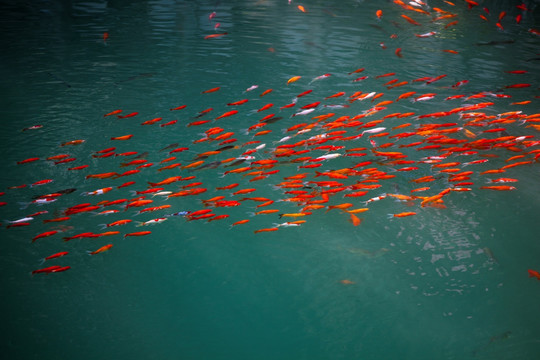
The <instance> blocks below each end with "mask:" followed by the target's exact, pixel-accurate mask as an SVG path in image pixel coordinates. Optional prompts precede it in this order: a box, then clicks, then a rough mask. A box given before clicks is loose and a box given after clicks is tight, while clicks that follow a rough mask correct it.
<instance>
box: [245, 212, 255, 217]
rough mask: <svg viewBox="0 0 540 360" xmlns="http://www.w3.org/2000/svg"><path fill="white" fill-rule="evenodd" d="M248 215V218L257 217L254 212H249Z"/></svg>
mask: <svg viewBox="0 0 540 360" xmlns="http://www.w3.org/2000/svg"><path fill="white" fill-rule="evenodd" d="M247 214H248V216H251V217H253V216H255V213H254V212H248V213H247Z"/></svg>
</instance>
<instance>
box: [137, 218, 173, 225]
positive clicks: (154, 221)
mask: <svg viewBox="0 0 540 360" xmlns="http://www.w3.org/2000/svg"><path fill="white" fill-rule="evenodd" d="M167 219H168V218H166V217H162V218H156V219H152V220H148V221H145V222H139V223H138V224H137V225H136V226H146V225H154V224H160V223H162V222H164V221H165V220H167Z"/></svg>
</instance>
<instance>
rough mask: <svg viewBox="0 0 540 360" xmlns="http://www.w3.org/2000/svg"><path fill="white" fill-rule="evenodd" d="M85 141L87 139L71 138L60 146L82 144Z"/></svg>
mask: <svg viewBox="0 0 540 360" xmlns="http://www.w3.org/2000/svg"><path fill="white" fill-rule="evenodd" d="M85 141H86V140H71V141H68V142H65V143H63V144H62V145H60V146H67V145H80V144H82V143H83V142H85Z"/></svg>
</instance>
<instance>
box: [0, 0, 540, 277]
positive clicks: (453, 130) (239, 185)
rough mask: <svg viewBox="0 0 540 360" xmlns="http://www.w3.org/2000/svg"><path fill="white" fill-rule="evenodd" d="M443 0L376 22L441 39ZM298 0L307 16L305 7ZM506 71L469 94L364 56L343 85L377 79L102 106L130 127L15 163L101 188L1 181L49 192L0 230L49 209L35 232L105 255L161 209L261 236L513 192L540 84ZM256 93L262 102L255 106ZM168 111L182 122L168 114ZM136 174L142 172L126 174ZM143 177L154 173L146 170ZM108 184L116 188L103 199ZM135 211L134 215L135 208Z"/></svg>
mask: <svg viewBox="0 0 540 360" xmlns="http://www.w3.org/2000/svg"><path fill="white" fill-rule="evenodd" d="M465 2H466V3H467V6H468V9H467V11H476V12H477V13H478V16H479V17H480V18H481V19H482V20H483V21H491V22H494V26H496V27H497V28H499V29H500V30H501V31H502V30H503V29H504V26H505V25H506V23H509V22H510V21H513V22H515V23H518V24H519V23H520V21H521V19H522V16H523V14H524V13H526V12H527V11H528V9H527V7H526V5H524V4H518V5H517V6H515V7H514V8H512V9H508V11H507V12H503V13H500V14H499V15H498V16H496V15H492V14H490V13H489V10H488V9H487V8H483V9H481V8H480V6H479V4H478V3H477V2H475V1H472V0H465ZM289 3H291V1H289ZM437 3H439V4H440V7H429V6H428V5H427V4H425V3H424V2H422V1H411V2H408V3H405V2H402V1H399V0H398V1H393V4H389V5H388V6H394V7H395V8H393V9H392V11H391V12H392V13H395V10H396V9H398V10H400V11H401V14H400V15H399V16H398V17H395V18H393V19H391V20H390V19H388V20H387V19H386V16H387V15H386V11H385V10H378V11H377V12H376V13H374V14H373V17H374V20H375V21H379V22H381V23H383V22H385V21H396V22H401V23H402V25H405V24H408V25H407V26H413V27H418V28H419V29H420V28H421V27H422V26H425V27H428V25H430V24H434V23H436V24H439V26H438V29H439V30H437V31H434V30H433V31H427V32H422V33H418V34H415V36H416V37H418V41H422V40H421V39H422V38H426V37H435V38H436V37H437V36H441V35H442V34H443V33H444V32H445V31H450V30H449V28H450V27H453V26H459V20H460V18H459V15H458V13H459V11H463V7H461V8H460V10H459V11H457V10H456V11H455V12H454V11H453V9H454V8H456V4H454V3H453V2H450V1H438V2H437ZM298 10H299V11H301V12H302V13H305V16H309V15H310V12H309V9H307V8H306V7H304V6H302V5H298ZM389 13H390V11H389ZM511 14H513V15H512V16H514V18H513V19H511V18H510V15H511ZM208 18H209V20H210V21H214V20H213V19H214V18H219V14H217V13H215V12H213V13H211V14H210V15H209V16H208ZM218 28H219V24H218V23H216V26H215V29H218ZM527 33H528V36H531V37H538V36H540V32H539V31H538V30H535V29H527ZM233 35H234V34H228V33H225V32H223V33H216V34H209V35H206V36H204V38H203V39H201V41H220V40H219V38H221V37H223V36H233ZM393 36H394V35H393ZM396 36H397V35H396ZM108 39H110V35H109V34H108V33H105V34H104V35H103V41H108ZM381 48H382V50H381V51H384V50H385V49H386V48H387V46H386V45H385V44H381ZM443 51H444V52H446V53H448V55H447V56H455V54H458V51H457V50H443ZM394 55H395V56H396V61H399V58H401V57H405V56H407V49H405V48H403V49H402V48H397V49H395V50H394V51H393V54H392V56H394ZM503 71H504V72H505V73H507V74H511V75H512V76H514V77H515V82H514V83H510V84H500V88H499V89H494V90H493V91H484V92H479V93H471V92H469V91H467V90H466V88H467V86H468V85H470V83H469V81H468V80H466V79H464V80H462V81H459V82H457V83H453V82H451V81H449V80H448V79H449V78H450V77H451V76H448V74H436V75H434V76H433V77H421V78H407V77H405V76H402V75H400V74H399V73H394V72H390V71H389V72H387V73H375V72H374V71H373V70H371V69H369V68H368V67H365V68H364V67H362V65H361V64H359V66H358V68H356V69H355V68H352V69H350V72H348V73H347V74H339V75H340V76H342V77H344V78H346V80H344V81H347V82H349V83H350V82H353V83H360V82H362V81H363V80H365V79H367V78H368V77H369V78H372V79H374V81H376V85H375V86H374V87H373V88H372V89H371V90H370V91H360V90H358V91H354V92H351V91H346V90H344V89H336V91H335V92H331V93H327V92H324V93H323V92H318V91H317V88H316V87H312V85H316V84H314V82H321V81H324V79H326V78H329V77H331V76H333V74H331V73H326V74H322V75H318V76H310V75H309V74H291V75H290V77H289V78H286V79H282V83H276V84H272V85H271V86H266V87H265V86H263V85H251V86H249V87H247V88H243V89H241V90H239V91H238V92H237V93H231V94H230V101H229V102H227V103H225V104H215V103H213V98H212V96H213V95H212V94H214V93H216V92H220V91H222V90H221V87H212V88H208V89H204V88H203V89H199V91H200V93H201V96H204V97H206V98H207V103H208V104H210V105H209V106H208V107H207V108H206V109H195V108H192V107H191V106H190V105H189V104H171V106H170V108H168V109H162V110H163V115H162V117H157V118H153V119H146V118H141V116H140V115H139V113H138V112H137V109H132V110H129V111H124V110H121V109H108V110H107V111H104V112H103V113H104V115H103V118H102V119H101V121H103V122H110V121H111V122H112V121H125V124H126V125H125V131H126V132H125V133H122V134H110V146H109V147H107V148H104V149H96V150H95V151H93V152H92V153H89V154H87V155H86V157H82V158H81V157H79V158H75V157H74V156H73V155H71V153H70V148H72V147H76V146H78V145H80V144H82V143H84V142H85V141H86V140H85V138H84V134H83V133H81V135H80V138H79V139H64V140H63V141H62V142H61V143H60V144H59V146H58V148H57V149H55V150H56V151H55V152H54V153H52V154H50V156H47V157H40V156H35V157H30V158H26V159H20V160H19V161H17V164H18V165H17V166H24V167H27V170H28V172H29V173H31V172H32V171H33V169H34V168H35V167H39V166H51V165H53V166H55V167H58V168H59V169H60V168H61V169H62V170H63V171H64V170H66V169H67V171H69V172H70V173H76V174H77V175H78V176H79V177H80V178H81V179H85V180H86V181H90V182H91V183H93V184H95V190H93V191H90V192H85V193H84V194H83V195H85V197H84V198H81V197H79V196H75V195H70V194H72V193H76V194H77V193H80V192H77V191H76V189H74V188H68V189H63V190H60V189H58V190H57V189H56V188H55V182H54V180H55V179H40V180H38V179H36V181H33V182H30V183H28V184H13V186H10V187H9V188H8V189H5V190H2V192H0V200H2V197H1V195H5V194H6V192H16V191H17V189H20V188H24V187H33V188H37V187H39V188H40V189H43V194H42V195H39V196H35V197H34V198H31V199H25V200H23V202H26V204H25V206H24V208H23V209H22V210H21V209H20V205H19V204H10V203H8V202H1V201H0V206H2V207H5V208H10V210H12V212H13V213H14V214H19V215H20V214H21V211H22V212H24V214H23V215H21V216H19V218H18V219H17V218H15V216H16V215H14V218H13V219H12V220H9V221H7V222H5V223H4V224H3V225H2V228H3V229H1V231H14V230H13V229H14V228H17V227H26V226H35V225H33V224H34V223H35V222H38V221H39V220H41V221H39V222H40V223H42V224H47V226H49V228H48V229H47V230H46V231H43V232H39V233H36V235H35V236H34V237H33V238H31V239H28V240H29V242H31V243H34V242H38V241H39V242H41V241H73V240H75V239H95V238H102V237H104V238H106V239H108V240H110V241H106V242H107V244H103V245H102V246H96V247H95V248H92V249H89V250H88V254H89V255H91V256H101V255H100V254H102V253H104V252H106V251H110V250H111V249H112V248H113V245H114V242H115V241H118V239H122V238H127V237H141V236H151V235H152V230H151V229H152V226H159V224H162V223H163V222H166V221H168V222H170V221H178V222H179V223H180V224H181V223H182V222H184V221H189V222H201V223H203V222H204V223H205V224H207V223H221V224H222V226H223V229H224V230H228V231H235V229H237V228H238V227H251V228H250V229H251V230H250V231H252V232H253V234H257V236H261V235H262V234H263V233H267V232H276V231H280V232H283V231H288V229H286V228H289V227H299V226H309V220H310V217H312V216H313V215H314V214H316V213H320V214H324V213H327V212H330V211H332V213H334V212H339V213H341V214H343V220H344V224H345V223H347V222H349V223H350V225H351V226H361V225H362V222H363V221H369V218H370V214H369V209H370V206H373V204H374V203H377V204H380V203H386V205H385V206H387V208H388V218H389V219H392V220H391V221H403V222H406V221H407V219H406V218H409V217H411V216H415V215H417V213H419V212H422V211H430V208H437V209H444V208H445V207H446V205H445V201H446V200H447V199H449V198H452V197H459V196H463V195H462V194H463V193H466V192H476V193H477V194H480V193H482V192H486V191H502V192H508V191H514V190H516V189H517V188H518V187H519V179H518V175H517V172H516V168H518V167H533V166H535V167H537V166H538V163H539V161H540V139H539V138H538V132H539V131H540V113H535V112H532V113H526V112H525V111H524V110H515V109H516V106H518V105H522V106H526V105H527V104H529V103H530V102H531V101H532V98H533V97H534V98H538V96H534V94H531V95H530V98H523V97H522V94H523V93H519V94H520V96H521V97H519V98H518V99H516V98H514V94H513V92H514V91H515V89H522V88H531V89H532V88H533V87H535V86H537V84H529V83H528V82H527V81H526V80H527V79H528V78H529V77H528V76H527V71H526V70H522V69H503V70H501V72H503ZM435 85H436V86H444V87H446V88H447V89H449V91H452V93H453V95H449V96H446V95H445V96H444V98H443V96H441V95H438V94H437V92H436V91H437V89H440V88H435ZM276 86H279V87H282V88H284V89H286V90H287V91H288V92H290V98H291V101H290V102H288V103H273V102H272V101H273V99H272V90H273V87H276ZM347 89H350V88H347ZM434 98H437V99H439V100H444V104H446V105H445V107H444V108H441V109H440V111H438V112H434V113H416V112H394V111H392V105H393V104H396V103H398V102H404V101H410V102H412V103H413V104H414V103H417V102H426V101H430V100H432V99H434ZM255 100H258V101H255ZM253 103H255V104H261V103H262V104H264V105H257V106H251V104H253ZM495 105H496V106H497V107H499V108H501V107H503V108H507V109H508V111H505V112H500V113H496V112H494V111H493V110H491V109H492V108H493V107H494V106H495ZM210 106H212V107H210ZM214 108H216V110H214ZM217 109H222V110H217ZM169 114H174V116H175V117H178V120H170V121H167V120H165V118H166V117H167V116H168V115H169ZM248 114H249V115H250V116H251V117H255V118H256V119H255V121H253V122H252V124H251V125H250V126H249V127H248V128H247V129H244V130H238V126H236V125H235V119H238V118H239V117H241V116H245V115H248ZM253 114H255V115H253ZM133 126H143V127H146V128H148V130H149V131H152V127H166V126H171V127H197V128H198V129H200V130H201V131H200V132H201V133H202V134H203V135H201V137H200V138H198V139H195V140H193V141H192V142H191V143H184V144H178V143H175V144H160V146H156V148H155V149H154V151H153V152H145V153H140V152H138V151H137V141H144V139H137V136H136V135H133V134H130V128H132V127H133ZM42 127H46V124H45V125H41V124H40V125H35V126H32V127H30V128H25V129H23V130H25V131H26V130H28V131H40V130H39V129H41V128H42ZM276 134H277V135H276ZM103 163H107V164H111V163H114V164H117V168H118V170H117V171H107V172H100V171H99V170H97V169H99V166H100V164H103ZM203 171H204V173H205V174H207V172H209V171H211V172H213V173H215V175H216V176H215V177H213V180H212V182H209V181H204V182H203V181H201V180H200V176H199V174H202V173H203ZM130 176H134V177H133V178H134V179H136V180H130V178H129V177H130ZM143 176H144V179H146V181H141V180H140V179H141V178H142V177H143ZM396 177H404V178H405V179H408V180H407V182H408V183H409V184H410V188H409V189H406V190H405V191H399V190H397V189H396V188H395V187H394V186H393V182H392V179H395V178H396ZM270 186H271V189H272V190H271V196H269V195H268V189H270ZM104 194H108V196H109V197H110V198H111V199H110V200H101V199H100V197H101V195H104ZM185 197H195V198H196V199H197V202H198V204H199V206H197V207H193V208H184V207H183V206H184V205H183V204H184V203H183V201H182V199H183V198H185ZM81 199H83V201H81ZM232 208H235V210H234V211H231V209H232ZM238 209H242V211H238ZM52 214H55V215H54V216H52ZM96 214H97V215H99V216H102V217H104V218H105V217H106V218H107V219H108V220H107V221H105V223H104V224H103V225H102V226H101V227H100V228H95V227H93V228H86V229H73V228H72V227H69V226H67V225H69V223H70V220H71V219H72V218H73V217H83V216H97V215H96ZM239 214H241V215H239ZM134 215H140V216H138V217H137V218H136V219H137V220H135V219H134V218H133V217H134ZM179 226H181V225H179ZM203 226H205V225H204V224H201V231H203V230H204V229H203ZM134 227H141V228H143V229H144V230H141V229H134ZM258 234H261V235H258ZM254 236H255V235H254ZM111 251H114V250H111ZM69 255H70V254H69V252H68V251H61V252H58V253H54V254H44V257H43V262H44V263H50V262H52V261H56V260H58V259H59V258H61V257H62V258H64V257H65V258H66V259H68V258H69ZM68 269H70V266H69V265H64V266H60V265H52V266H46V267H42V268H39V269H36V270H34V271H32V273H33V274H40V273H42V274H50V273H56V272H63V271H66V270H68ZM529 275H530V276H531V277H536V278H538V279H540V275H538V272H536V271H534V270H529Z"/></svg>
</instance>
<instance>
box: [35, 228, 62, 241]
mask: <svg viewBox="0 0 540 360" xmlns="http://www.w3.org/2000/svg"><path fill="white" fill-rule="evenodd" d="M57 233H58V230H52V231H45V232H43V233H41V234H38V235H36V236H34V238H33V239H32V242H34V241H36V240H37V239H42V238H44V237H49V236H52V235H54V234H57Z"/></svg>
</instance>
